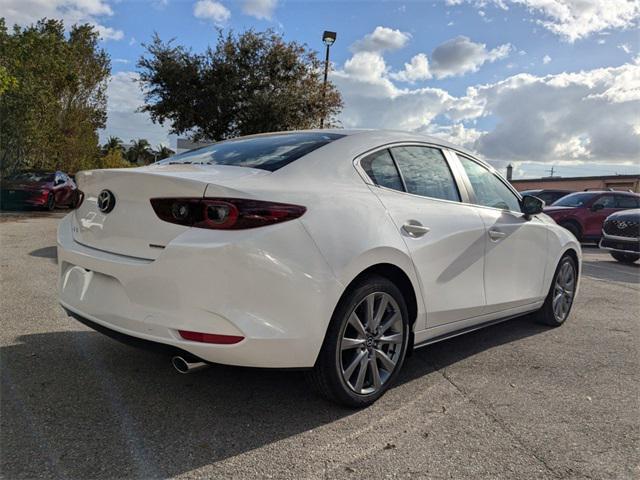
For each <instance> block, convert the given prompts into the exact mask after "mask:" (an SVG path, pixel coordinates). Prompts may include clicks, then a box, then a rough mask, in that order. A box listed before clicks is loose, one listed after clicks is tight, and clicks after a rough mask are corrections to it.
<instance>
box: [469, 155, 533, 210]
mask: <svg viewBox="0 0 640 480" xmlns="http://www.w3.org/2000/svg"><path fill="white" fill-rule="evenodd" d="M458 158H459V159H460V163H462V166H463V167H464V169H465V171H466V172H467V176H468V177H469V181H470V182H471V186H472V187H473V191H474V193H475V194H476V203H477V204H478V205H484V206H485V207H492V208H499V209H502V210H511V211H513V212H521V211H522V210H521V209H520V201H519V200H518V197H516V196H515V194H514V193H513V192H512V191H511V190H510V189H509V188H508V187H507V186H506V185H505V184H504V183H502V181H501V180H500V179H499V178H498V177H497V176H496V175H494V174H493V173H492V172H491V171H490V170H488V169H486V168H485V167H483V166H482V165H480V164H479V163H477V162H474V161H473V160H470V159H468V158H466V157H463V156H461V155H458Z"/></svg>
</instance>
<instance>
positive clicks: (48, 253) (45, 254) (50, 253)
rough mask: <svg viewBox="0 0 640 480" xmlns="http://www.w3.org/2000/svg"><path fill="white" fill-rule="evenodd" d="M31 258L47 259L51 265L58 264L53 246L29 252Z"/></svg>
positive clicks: (56, 249) (56, 250) (56, 251)
mask: <svg viewBox="0 0 640 480" xmlns="http://www.w3.org/2000/svg"><path fill="white" fill-rule="evenodd" d="M29 255H31V256H32V257H39V258H48V259H50V260H51V261H52V262H53V263H58V248H57V247H56V246H55V245H52V246H51V247H44V248H38V249H37V250H33V251H31V252H29Z"/></svg>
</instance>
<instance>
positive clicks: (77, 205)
mask: <svg viewBox="0 0 640 480" xmlns="http://www.w3.org/2000/svg"><path fill="white" fill-rule="evenodd" d="M82 202H84V192H83V191H82V190H76V199H75V201H74V202H73V208H74V209H78V208H80V205H82Z"/></svg>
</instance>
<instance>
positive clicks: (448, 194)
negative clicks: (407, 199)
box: [391, 146, 460, 202]
mask: <svg viewBox="0 0 640 480" xmlns="http://www.w3.org/2000/svg"><path fill="white" fill-rule="evenodd" d="M391 154H392V155H393V158H394V160H395V161H396V163H397V164H398V168H399V169H400V172H402V177H403V178H404V182H405V184H406V186H407V192H409V193H413V194H415V195H420V196H423V197H431V198H439V199H442V200H452V201H456V202H459V201H460V194H459V193H458V188H457V186H456V182H455V180H454V178H453V174H452V173H451V170H450V169H449V165H448V164H447V161H446V160H445V158H444V155H443V154H442V152H441V151H440V150H438V149H437V148H431V147H417V146H416V147H414V146H408V147H394V148H392V149H391Z"/></svg>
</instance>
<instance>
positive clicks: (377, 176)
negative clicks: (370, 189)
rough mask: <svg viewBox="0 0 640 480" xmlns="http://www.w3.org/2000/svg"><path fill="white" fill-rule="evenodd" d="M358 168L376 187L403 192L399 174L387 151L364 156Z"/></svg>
mask: <svg viewBox="0 0 640 480" xmlns="http://www.w3.org/2000/svg"><path fill="white" fill-rule="evenodd" d="M360 166H361V167H362V169H363V170H364V171H365V172H367V175H369V178H370V179H371V180H372V181H373V183H375V184H376V185H379V186H381V187H387V188H392V189H394V190H400V191H404V187H403V186H402V180H401V179H400V174H399V173H398V170H397V169H396V166H395V164H394V163H393V158H391V155H390V154H389V150H380V151H379V152H375V153H372V154H371V155H368V156H366V157H365V158H363V159H362V160H361V161H360Z"/></svg>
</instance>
